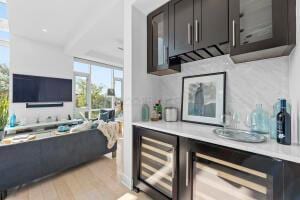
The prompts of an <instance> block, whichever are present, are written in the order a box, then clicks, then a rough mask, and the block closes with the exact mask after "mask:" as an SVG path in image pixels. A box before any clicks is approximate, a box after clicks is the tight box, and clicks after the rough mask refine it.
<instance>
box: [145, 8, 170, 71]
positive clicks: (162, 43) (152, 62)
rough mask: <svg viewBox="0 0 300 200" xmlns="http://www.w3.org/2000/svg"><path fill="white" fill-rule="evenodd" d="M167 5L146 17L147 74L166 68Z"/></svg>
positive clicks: (167, 42) (167, 38)
mask: <svg viewBox="0 0 300 200" xmlns="http://www.w3.org/2000/svg"><path fill="white" fill-rule="evenodd" d="M168 17H169V7H168V4H166V5H164V6H162V7H161V8H159V9H157V10H155V11H154V12H153V13H151V14H150V15H148V22H147V23H148V47H150V48H149V50H148V72H149V73H151V72H154V71H156V70H163V69H167V68H168V60H169V56H168V45H169V37H168V36H169V33H168V32H169V23H168V22H169V18H168Z"/></svg>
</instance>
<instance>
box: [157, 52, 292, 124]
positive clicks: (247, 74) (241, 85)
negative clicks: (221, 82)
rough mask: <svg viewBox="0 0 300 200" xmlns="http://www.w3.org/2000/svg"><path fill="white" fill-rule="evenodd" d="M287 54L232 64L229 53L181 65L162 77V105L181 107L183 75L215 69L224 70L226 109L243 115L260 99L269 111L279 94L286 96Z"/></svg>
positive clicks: (287, 92) (242, 119)
mask: <svg viewBox="0 0 300 200" xmlns="http://www.w3.org/2000/svg"><path fill="white" fill-rule="evenodd" d="M288 63H289V60H288V57H279V58H272V59H266V60H260V61H253V62H248V63H241V64H234V63H233V62H232V61H231V59H230V58H229V56H228V55H225V56H219V57H215V58H210V59H206V60H200V61H196V62H191V63H187V64H183V65H182V72H181V73H178V74H173V75H168V76H163V77H161V80H160V93H161V97H162V101H163V104H164V105H165V106H176V107H178V108H179V109H180V107H181V93H182V77H184V76H191V75H199V74H208V73H215V72H223V71H225V72H226V73H227V87H226V111H227V112H231V113H233V112H239V113H240V115H241V117H240V118H241V123H240V127H239V128H245V125H244V123H243V122H244V121H245V118H246V117H245V116H246V115H247V114H249V113H250V112H251V111H252V110H253V109H254V108H255V104H257V103H261V104H263V107H264V108H265V109H266V110H267V111H268V112H269V113H270V114H271V113H272V110H273V109H272V105H273V104H274V103H275V102H276V100H277V99H278V98H280V97H285V98H289V89H288V87H289V80H288V76H289V69H288Z"/></svg>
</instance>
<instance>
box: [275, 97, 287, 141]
mask: <svg viewBox="0 0 300 200" xmlns="http://www.w3.org/2000/svg"><path fill="white" fill-rule="evenodd" d="M286 111H287V113H289V114H290V115H291V111H292V107H291V104H289V103H288V102H286ZM279 112H280V99H278V101H277V102H276V103H275V104H274V105H273V114H272V116H271V118H270V134H271V138H272V139H276V138H277V120H276V117H277V114H278V113H279Z"/></svg>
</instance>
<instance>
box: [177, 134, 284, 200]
mask: <svg viewBox="0 0 300 200" xmlns="http://www.w3.org/2000/svg"><path fill="white" fill-rule="evenodd" d="M181 143H188V145H187V144H185V145H182V146H183V147H184V148H183V149H181V150H180V154H181V155H184V157H185V159H182V160H181V161H180V163H181V164H180V167H181V169H180V172H181V174H184V176H185V177H184V176H183V175H181V178H182V179H184V181H183V180H181V181H180V197H179V199H187V200H188V199H193V200H218V199H222V200H281V199H283V189H282V188H283V187H282V184H283V174H282V166H283V165H282V161H281V160H275V159H272V158H267V157H264V156H260V155H256V154H250V153H247V152H243V151H236V150H233V149H230V148H223V147H220V146H216V145H210V144H207V143H205V144H204V143H201V142H198V141H193V140H188V139H183V141H180V144H181Z"/></svg>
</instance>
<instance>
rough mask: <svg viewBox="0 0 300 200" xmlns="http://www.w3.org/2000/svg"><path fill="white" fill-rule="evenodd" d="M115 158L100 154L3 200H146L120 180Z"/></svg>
mask: <svg viewBox="0 0 300 200" xmlns="http://www.w3.org/2000/svg"><path fill="white" fill-rule="evenodd" d="M117 170H118V167H117V164H116V159H109V158H107V157H104V156H103V157H102V158H100V159H98V160H96V161H94V162H91V163H88V164H85V165H82V166H80V167H77V168H74V169H71V170H67V171H66V172H63V173H60V174H57V175H55V176H51V177H48V178H46V179H44V180H41V181H38V182H36V183H32V184H29V185H26V186H23V187H21V188H19V189H16V190H13V191H9V194H8V197H7V200H116V199H119V200H150V198H149V197H147V196H146V195H145V194H144V193H141V192H140V193H138V194H137V193H134V192H131V191H129V190H128V189H127V188H126V187H125V186H123V185H122V184H121V183H120V177H119V175H118V173H117Z"/></svg>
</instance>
